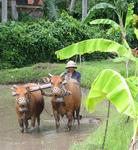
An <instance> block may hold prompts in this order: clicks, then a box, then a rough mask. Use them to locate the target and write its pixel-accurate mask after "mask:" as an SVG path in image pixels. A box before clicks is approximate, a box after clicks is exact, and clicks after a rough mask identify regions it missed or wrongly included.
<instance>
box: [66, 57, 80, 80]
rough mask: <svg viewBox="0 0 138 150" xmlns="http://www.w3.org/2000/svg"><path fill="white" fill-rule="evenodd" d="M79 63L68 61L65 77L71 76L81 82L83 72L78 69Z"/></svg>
mask: <svg viewBox="0 0 138 150" xmlns="http://www.w3.org/2000/svg"><path fill="white" fill-rule="evenodd" d="M76 68H77V65H76V63H75V62H74V61H72V60H70V61H68V63H67V65H66V69H67V71H66V72H65V79H66V80H68V79H70V78H73V79H76V80H77V81H78V82H79V83H80V79H81V74H80V73H79V72H78V71H76V70H75V69H76Z"/></svg>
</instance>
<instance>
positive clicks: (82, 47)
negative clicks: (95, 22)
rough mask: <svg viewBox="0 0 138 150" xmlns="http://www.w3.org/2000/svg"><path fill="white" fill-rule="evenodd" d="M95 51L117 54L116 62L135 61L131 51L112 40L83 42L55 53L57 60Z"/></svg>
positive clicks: (98, 39)
mask: <svg viewBox="0 0 138 150" xmlns="http://www.w3.org/2000/svg"><path fill="white" fill-rule="evenodd" d="M95 51H99V52H115V53H117V54H118V56H119V57H118V60H119V59H120V60H121V61H126V62H128V61H127V60H128V59H129V60H132V61H135V58H134V56H133V55H132V53H131V50H130V49H128V48H127V47H126V46H124V45H121V44H119V43H117V42H114V41H112V40H107V39H102V38H97V39H89V40H84V41H81V42H78V43H75V44H72V45H69V46H67V47H65V48H63V49H61V50H58V51H56V52H55V54H56V55H57V58H59V59H61V60H62V59H68V58H71V57H72V56H74V55H83V54H85V53H93V52H95ZM126 74H127V75H126V76H127V77H128V64H126Z"/></svg>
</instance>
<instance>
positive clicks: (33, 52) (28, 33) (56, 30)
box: [0, 12, 119, 67]
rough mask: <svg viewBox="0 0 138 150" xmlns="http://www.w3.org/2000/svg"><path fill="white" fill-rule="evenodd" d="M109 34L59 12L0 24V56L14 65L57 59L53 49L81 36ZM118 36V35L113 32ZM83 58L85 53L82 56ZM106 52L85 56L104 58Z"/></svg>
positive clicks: (92, 36)
mask: <svg viewBox="0 0 138 150" xmlns="http://www.w3.org/2000/svg"><path fill="white" fill-rule="evenodd" d="M99 37H104V38H109V39H110V38H113V37H112V36H110V37H109V36H107V35H106V30H101V28H100V27H98V26H93V27H91V26H89V25H83V24H81V23H80V22H79V21H77V20H76V19H74V18H72V17H71V16H69V15H68V14H67V13H65V12H64V13H63V14H62V15H61V16H60V18H59V19H57V20H56V21H54V22H50V21H46V20H45V19H39V20H36V21H33V22H32V21H28V22H15V21H12V22H9V23H7V24H6V25H3V24H0V41H1V42H0V58H1V61H2V62H6V63H8V64H11V66H14V67H22V66H25V65H29V64H34V63H38V62H45V61H50V62H54V61H57V59H56V56H55V54H54V53H55V51H56V50H58V49H61V48H63V47H65V46H68V45H70V44H72V43H76V42H79V41H82V40H86V39H91V38H99ZM116 39H117V40H118V39H119V37H118V36H117V37H116ZM84 57H85V59H86V60H87V57H88V56H84ZM107 57H108V54H95V55H94V57H93V56H89V58H88V59H89V60H91V59H93V58H94V59H97V58H107Z"/></svg>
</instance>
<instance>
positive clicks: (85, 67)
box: [0, 60, 134, 88]
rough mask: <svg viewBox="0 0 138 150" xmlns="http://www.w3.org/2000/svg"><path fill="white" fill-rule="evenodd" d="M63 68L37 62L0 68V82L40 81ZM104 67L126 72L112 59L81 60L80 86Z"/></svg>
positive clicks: (123, 66)
mask: <svg viewBox="0 0 138 150" xmlns="http://www.w3.org/2000/svg"><path fill="white" fill-rule="evenodd" d="M64 68H65V64H49V63H39V64H36V65H33V66H29V67H24V68H16V69H7V70H0V77H1V78H0V84H14V83H26V82H42V77H44V76H47V74H48V73H52V74H60V73H62V72H63V71H64V70H65V69H64ZM106 68H111V69H114V70H117V71H118V72H120V73H121V74H122V75H123V76H125V74H126V73H125V64H124V63H115V62H113V61H112V60H102V61H93V62H83V63H82V65H81V66H80V65H78V70H79V71H80V73H81V75H82V80H81V86H82V87H87V88H89V87H90V86H91V83H92V81H93V80H94V79H95V77H96V76H97V74H98V73H100V71H102V70H103V69H106ZM129 73H130V75H132V74H134V65H133V64H130V67H129Z"/></svg>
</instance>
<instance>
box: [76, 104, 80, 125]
mask: <svg viewBox="0 0 138 150" xmlns="http://www.w3.org/2000/svg"><path fill="white" fill-rule="evenodd" d="M76 117H77V121H78V126H80V107H79V108H78V109H77V110H76Z"/></svg>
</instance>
